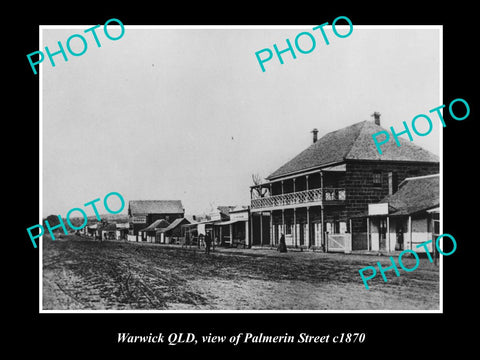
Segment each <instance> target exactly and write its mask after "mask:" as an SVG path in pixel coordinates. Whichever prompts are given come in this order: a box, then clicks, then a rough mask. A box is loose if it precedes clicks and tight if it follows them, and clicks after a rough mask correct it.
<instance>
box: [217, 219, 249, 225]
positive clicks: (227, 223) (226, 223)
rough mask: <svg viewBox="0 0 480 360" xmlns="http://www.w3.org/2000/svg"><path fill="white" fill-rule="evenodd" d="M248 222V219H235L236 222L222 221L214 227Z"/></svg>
mask: <svg viewBox="0 0 480 360" xmlns="http://www.w3.org/2000/svg"><path fill="white" fill-rule="evenodd" d="M246 221H247V219H235V220H228V221H222V222H219V223H216V224H214V225H230V224H235V223H237V222H246Z"/></svg>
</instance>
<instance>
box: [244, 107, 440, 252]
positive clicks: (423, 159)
mask: <svg viewBox="0 0 480 360" xmlns="http://www.w3.org/2000/svg"><path fill="white" fill-rule="evenodd" d="M374 117H375V121H374V122H372V121H362V122H359V123H355V124H353V125H350V126H347V127H345V128H342V129H339V130H336V131H332V132H330V133H327V134H326V135H324V136H323V137H321V138H320V139H318V138H317V133H318V130H316V129H314V130H313V131H312V133H313V143H312V144H311V145H310V146H309V147H308V148H307V149H305V150H304V151H302V152H301V153H300V154H298V155H297V156H295V157H293V159H291V160H290V161H288V162H287V163H285V164H284V165H282V166H281V167H280V168H278V169H277V170H275V171H274V172H273V173H271V174H270V175H269V176H268V177H267V178H266V180H267V181H265V182H264V183H262V184H258V185H254V186H252V187H251V188H250V193H251V206H250V213H251V216H250V220H251V224H250V226H251V234H252V239H251V240H252V244H253V245H261V246H262V245H271V246H272V245H273V246H275V245H277V244H278V242H279V239H280V236H281V235H282V234H283V235H284V236H285V240H286V243H287V245H288V246H292V247H305V248H313V249H322V250H323V251H347V252H348V251H350V250H352V249H353V250H361V249H365V250H366V249H368V239H367V224H366V218H365V217H357V216H358V215H359V214H362V213H365V212H366V211H367V209H368V204H372V203H376V202H378V201H380V200H382V199H383V198H385V196H387V195H389V194H390V195H391V194H393V193H394V192H396V190H397V187H398V184H399V183H401V182H402V181H403V180H404V179H406V178H408V177H413V176H422V175H429V174H437V173H438V172H439V160H438V157H437V156H436V155H434V154H432V153H430V152H429V151H427V150H425V149H423V148H421V147H420V146H418V145H416V144H415V143H413V142H410V141H408V140H405V139H403V138H399V141H400V144H401V146H397V144H396V143H395V142H394V141H391V142H389V143H387V144H385V145H384V147H382V150H383V154H382V155H380V154H379V153H378V151H377V149H376V147H375V145H374V142H373V138H372V135H373V134H375V133H377V132H379V131H382V130H384V129H383V128H382V127H381V126H380V114H378V113H375V114H374ZM280 146H288V140H286V141H284V142H283V143H281V145H280Z"/></svg>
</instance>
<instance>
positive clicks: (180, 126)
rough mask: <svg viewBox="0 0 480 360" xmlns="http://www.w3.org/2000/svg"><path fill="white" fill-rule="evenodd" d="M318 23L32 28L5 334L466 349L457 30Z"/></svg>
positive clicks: (384, 15)
mask: <svg viewBox="0 0 480 360" xmlns="http://www.w3.org/2000/svg"><path fill="white" fill-rule="evenodd" d="M138 6H139V9H140V5H138ZM336 8H337V10H335V11H326V10H325V11H324V12H322V11H318V13H317V14H316V15H315V17H313V18H312V16H305V14H304V16H299V14H296V13H295V12H293V11H292V13H291V14H290V17H292V18H291V19H290V17H289V19H290V20H289V21H287V20H286V18H285V17H283V18H278V19H276V18H275V19H274V18H273V15H272V17H270V18H269V17H265V18H263V17H260V15H258V16H253V15H252V16H251V17H250V18H245V19H244V20H243V21H240V20H238V19H237V20H233V19H232V20H230V19H228V18H215V19H213V18H212V16H213V15H210V16H207V17H206V18H201V17H199V18H196V19H192V18H187V17H180V15H178V16H173V15H168V16H167V14H166V13H162V14H160V13H158V14H157V17H156V16H154V14H155V12H154V11H153V8H151V9H149V10H148V11H144V10H147V9H146V8H144V7H141V9H142V11H140V14H137V11H135V9H133V8H132V9H131V11H130V10H129V11H125V10H124V9H121V7H118V9H117V10H116V11H114V10H115V9H114V8H112V9H111V11H106V10H105V9H102V10H101V11H100V10H99V11H98V12H95V11H93V9H92V11H91V12H88V14H85V15H84V12H83V11H78V12H77V13H72V14H70V15H69V16H67V15H65V16H63V17H61V16H60V15H58V16H57V15H53V13H51V14H47V13H46V12H44V11H40V12H39V13H38V16H37V15H34V14H33V13H32V14H29V16H28V19H27V20H28V21H27V20H26V24H27V25H26V26H25V31H24V33H25V36H24V37H23V38H22V39H23V43H22V46H23V47H22V49H20V50H19V52H20V55H21V56H20V57H23V59H22V61H23V63H22V64H21V65H22V66H23V69H22V70H23V72H24V73H25V75H26V76H25V77H26V78H27V80H26V81H25V82H24V84H25V85H24V90H25V96H24V106H22V107H20V108H19V111H21V112H25V113H27V112H28V113H29V115H28V119H30V123H28V125H24V124H23V123H21V122H20V121H14V122H15V123H17V125H20V124H22V125H21V127H23V129H21V130H19V134H22V136H23V139H22V141H23V143H24V145H25V149H26V150H25V152H24V154H23V155H21V156H22V158H23V159H24V162H23V163H24V164H25V165H24V168H25V169H24V170H23V171H22V172H21V173H19V177H20V178H21V177H24V178H26V179H29V181H30V183H31V186H30V185H29V187H28V189H29V190H28V189H26V190H28V195H27V192H22V196H23V197H24V200H22V202H21V204H22V206H23V207H24V208H25V209H24V210H22V211H21V212H19V214H21V216H19V218H22V224H21V225H20V226H16V227H15V231H16V232H17V233H18V234H19V236H18V237H19V238H20V240H19V241H17V242H16V243H15V245H18V247H19V248H18V249H17V250H15V251H16V254H18V256H24V255H25V259H23V260H22V261H23V262H25V263H26V265H25V270H26V274H25V275H23V274H22V277H21V278H18V277H14V281H15V282H17V284H16V285H15V289H21V291H20V292H19V293H18V294H20V293H21V294H22V295H21V296H20V300H19V301H18V303H16V304H15V308H18V309H20V311H22V316H21V318H20V317H19V318H18V320H17V321H16V323H15V324H14V325H12V329H18V331H16V333H18V334H20V333H21V331H22V329H24V328H25V327H28V329H30V331H31V332H33V333H34V334H35V335H34V337H35V339H34V344H35V346H37V345H38V346H45V347H48V348H51V349H54V348H55V346H59V348H58V349H57V350H58V353H59V354H62V356H66V355H67V353H68V351H70V350H71V349H73V348H78V354H79V355H80V354H83V353H85V354H89V352H91V351H92V350H93V349H98V350H100V351H101V350H103V349H105V350H107V351H108V353H109V354H112V355H113V354H114V352H116V351H119V352H120V353H124V354H125V355H127V354H132V355H133V354H136V355H138V354H140V352H139V351H141V352H143V351H148V352H149V353H150V351H151V350H153V354H156V356H158V357H164V356H166V355H167V354H171V353H173V354H181V353H184V352H192V353H195V352H196V351H199V350H206V351H207V352H208V353H209V354H213V353H217V352H218V353H220V352H223V350H229V351H231V350H233V351H237V350H240V351H241V350H242V349H243V348H249V347H252V348H254V349H260V348H265V349H267V351H270V350H273V349H276V350H280V351H283V349H285V350H286V349H292V350H294V351H295V352H297V351H300V352H302V351H311V350H313V351H315V352H316V354H319V355H320V354H326V352H325V353H322V351H327V350H334V351H333V353H334V354H335V352H337V353H336V354H337V356H340V355H341V354H343V353H344V351H347V350H348V349H349V350H348V351H351V349H355V351H357V350H358V351H362V350H363V351H364V353H365V354H367V353H368V354H370V355H372V354H374V352H370V351H371V350H372V351H374V350H375V349H379V348H380V347H382V346H384V345H385V344H392V345H393V344H394V343H397V344H407V343H408V344H410V345H409V347H408V348H409V349H410V350H412V351H413V350H415V351H417V349H418V351H422V352H423V351H426V353H428V354H433V353H434V352H435V351H438V350H440V349H441V348H442V346H446V345H447V343H448V342H449V341H451V342H452V343H455V344H460V345H466V344H469V343H470V342H469V341H467V338H468V336H469V335H471V334H470V330H467V329H466V328H465V329H464V328H462V327H459V324H460V323H461V321H465V320H466V319H467V318H468V314H469V312H471V311H473V310H472V309H474V307H472V306H473V305H472V306H471V304H473V301H474V300H473V298H472V291H473V289H474V286H473V284H474V281H475V279H474V274H475V272H471V271H469V270H467V268H466V266H467V265H469V264H473V263H475V261H474V259H472V257H473V256H474V254H475V249H474V247H473V246H474V243H475V241H474V234H475V231H471V230H473V229H474V227H473V226H472V225H474V224H475V220H473V214H474V210H472V209H473V208H474V203H473V204H470V203H469V201H470V199H471V198H474V197H475V193H476V190H475V186H474V185H473V182H474V181H475V176H474V166H472V163H471V160H470V159H473V157H474V155H475V154H476V153H477V152H478V150H477V149H476V148H475V140H473V137H474V136H475V134H476V131H475V129H476V128H474V123H475V120H476V119H475V117H476V103H475V96H474V93H473V92H472V91H471V89H470V87H469V85H471V82H472V81H473V80H472V79H473V78H474V77H475V76H474V75H473V73H474V71H473V69H472V67H471V64H472V58H473V57H472V54H471V46H470V45H469V44H471V42H472V39H473V32H472V31H473V30H472V26H471V25H468V24H466V25H465V27H462V25H463V24H462V20H461V16H460V15H461V14H465V13H464V12H463V10H462V11H460V8H458V9H457V8H452V9H451V14H447V13H448V11H446V10H445V11H443V10H442V11H438V13H435V12H425V11H420V10H418V11H413V10H412V11H411V12H407V11H406V9H403V10H402V11H399V12H398V13H396V14H392V13H390V12H388V11H383V10H380V9H379V8H375V7H373V6H372V8H371V11H370V10H368V11H367V9H364V10H362V11H361V12H357V13H355V12H354V11H353V9H349V8H348V7H347V6H346V5H345V6H344V7H343V11H342V7H340V6H336ZM139 9H137V10H139ZM402 14H404V15H402ZM198 15H200V13H199V14H198ZM453 15H455V16H453ZM168 19H170V20H168ZM253 19H255V20H253ZM37 121H38V122H37ZM27 130H28V131H27ZM27 154H28V156H29V159H30V160H27ZM14 181H17V180H14ZM18 186H19V185H17V187H18ZM18 203H19V204H20V201H19V202H18ZM472 205H473V206H472ZM17 243H18V244H17ZM12 289H13V288H12ZM6 295H7V294H6ZM461 301H464V303H463V304H459V302H461ZM461 319H463V320H461ZM454 329H455V330H454ZM12 331H13V330H12ZM12 334H13V332H12ZM53 334H54V335H53ZM17 340H19V339H17ZM417 342H418V343H419V346H417V345H414V344H415V343H417ZM420 343H421V344H424V345H425V348H424V349H420V348H422V346H420ZM462 343H463V344H462ZM12 344H13V343H12ZM32 344H33V343H32ZM60 347H61V348H60ZM17 348H18V346H17ZM413 348H414V349H413ZM382 349H383V348H382ZM392 349H393V348H392ZM400 350H402V348H400ZM65 351H67V352H65ZM382 351H383V350H382ZM392 351H393V350H392ZM402 351H407V348H405V349H403V350H402ZM300 352H299V353H300ZM68 354H70V353H68ZM98 354H99V353H98ZM272 354H273V353H272ZM385 354H386V353H385ZM418 354H420V352H418Z"/></svg>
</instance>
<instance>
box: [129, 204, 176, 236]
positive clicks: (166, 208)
mask: <svg viewBox="0 0 480 360" xmlns="http://www.w3.org/2000/svg"><path fill="white" fill-rule="evenodd" d="M184 213H185V210H184V209H183V206H182V202H181V201H180V200H131V201H129V203H128V215H129V223H130V227H129V234H128V240H129V241H147V238H146V236H147V235H146V233H145V232H143V233H142V234H143V235H141V236H139V230H141V229H145V228H146V227H148V226H149V225H151V224H153V223H154V222H155V221H157V220H161V219H163V220H166V221H167V222H168V223H172V222H173V221H174V220H175V219H178V218H183V217H184Z"/></svg>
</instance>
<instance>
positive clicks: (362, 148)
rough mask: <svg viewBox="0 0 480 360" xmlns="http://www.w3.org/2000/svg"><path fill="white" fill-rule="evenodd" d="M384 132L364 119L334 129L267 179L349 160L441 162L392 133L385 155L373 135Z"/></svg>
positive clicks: (429, 153) (384, 146)
mask: <svg viewBox="0 0 480 360" xmlns="http://www.w3.org/2000/svg"><path fill="white" fill-rule="evenodd" d="M380 131H385V129H384V128H382V127H381V126H379V125H377V124H375V123H374V122H372V121H362V122H359V123H356V124H353V125H350V126H347V127H345V128H342V129H340V130H336V131H332V132H330V133H328V134H326V135H324V136H323V137H321V138H320V139H319V140H318V141H317V142H315V143H313V144H312V145H310V146H309V147H308V148H307V149H305V150H304V151H302V152H301V153H300V154H298V155H297V156H295V157H294V158H293V159H291V160H290V161H288V162H287V163H285V164H284V165H282V166H281V167H280V168H278V169H277V170H275V171H274V172H273V173H272V174H270V175H269V176H268V177H267V179H268V180H271V179H274V178H278V177H282V176H286V175H288V174H291V173H295V172H299V171H303V170H306V169H312V168H316V167H322V166H326V165H329V164H334V163H339V162H343V161H345V160H381V161H419V162H438V161H439V159H438V157H437V156H436V155H434V154H432V153H431V152H429V151H427V150H425V149H423V148H422V147H420V146H418V145H416V144H415V143H413V142H411V141H409V140H406V139H403V138H402V137H399V141H400V145H401V146H397V144H396V142H395V140H394V139H393V138H392V136H390V141H388V142H387V143H385V144H383V145H381V150H382V155H380V154H379V152H378V150H377V147H376V146H375V143H374V141H373V137H372V135H373V134H375V133H377V132H380ZM399 131H400V129H399ZM382 139H383V137H382Z"/></svg>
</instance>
